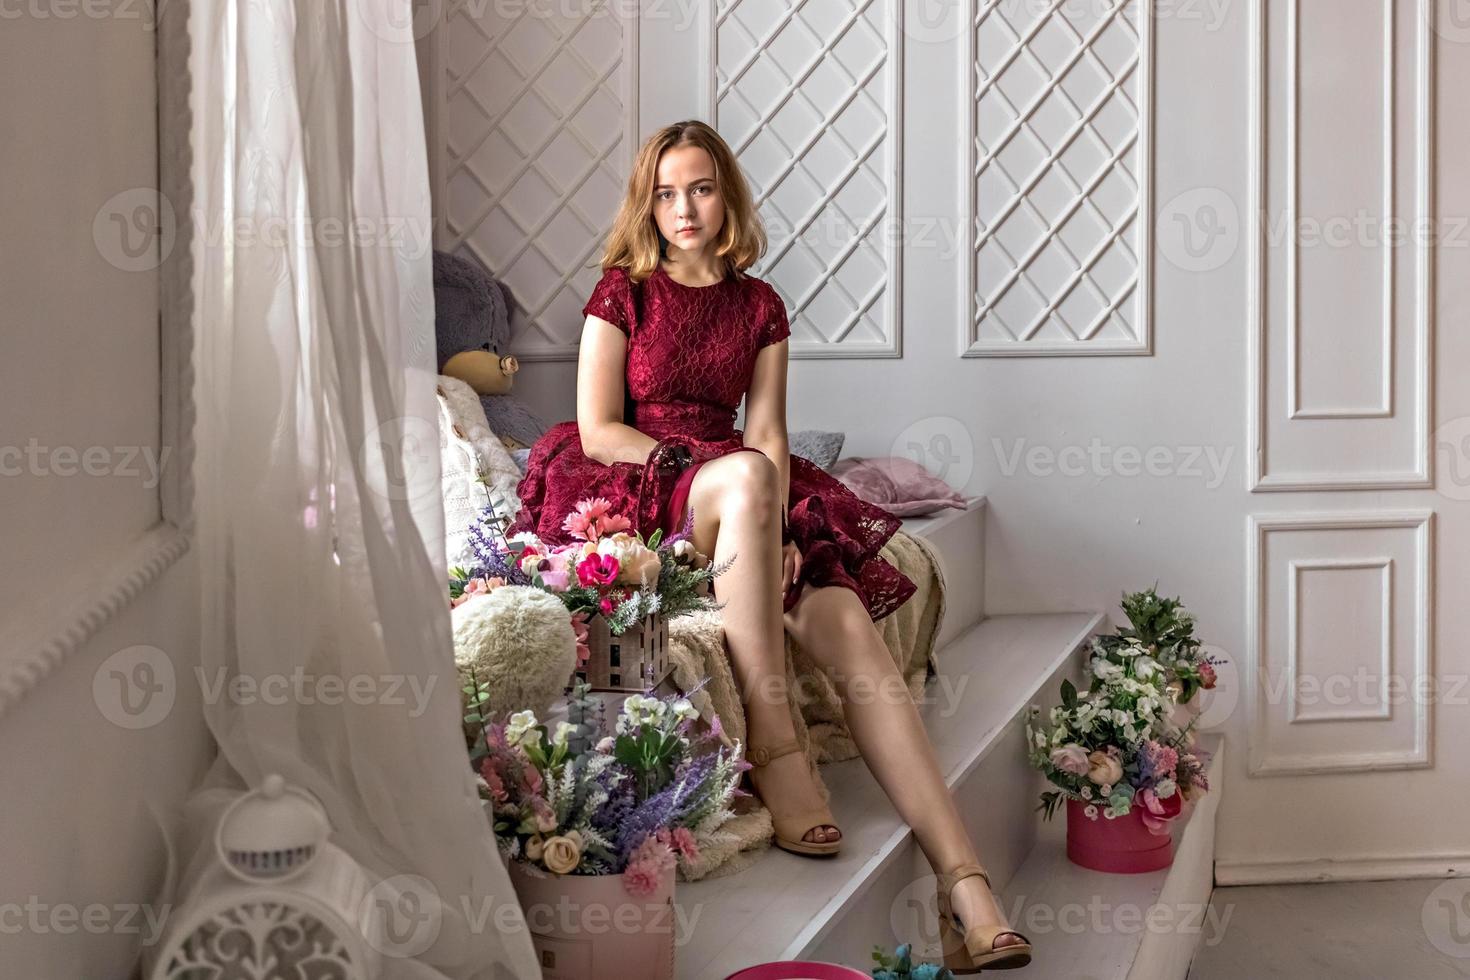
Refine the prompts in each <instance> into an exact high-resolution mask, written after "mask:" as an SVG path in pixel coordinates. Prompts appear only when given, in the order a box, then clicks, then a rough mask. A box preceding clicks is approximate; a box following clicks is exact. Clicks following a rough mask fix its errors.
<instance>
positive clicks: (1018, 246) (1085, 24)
mask: <svg viewBox="0 0 1470 980" xmlns="http://www.w3.org/2000/svg"><path fill="white" fill-rule="evenodd" d="M976 6H977V11H976V13H975V15H974V20H973V23H972V24H971V25H969V26H968V27H967V29H966V31H965V40H966V42H967V51H966V56H965V60H964V64H965V66H966V68H967V70H968V71H967V73H968V77H969V78H970V79H971V88H970V89H969V92H968V94H969V97H970V101H971V103H972V105H971V106H970V108H969V110H968V111H967V113H966V117H967V118H966V121H967V123H968V139H967V140H966V142H965V144H964V147H965V150H966V151H967V155H966V156H965V158H964V162H963V169H962V170H961V174H962V175H963V179H964V182H965V187H964V194H965V195H966V197H967V198H968V204H969V206H968V208H967V209H966V213H967V214H972V215H973V222H972V223H971V225H970V227H971V233H972V236H973V237H972V238H971V241H970V252H971V253H972V254H971V255H969V256H968V259H969V261H968V262H967V263H966V267H965V278H964V279H963V288H964V297H965V302H966V303H968V305H969V309H970V315H969V317H968V318H967V321H966V324H965V330H964V334H963V336H962V338H961V340H962V344H961V351H962V352H963V353H965V354H967V355H986V354H990V355H995V354H1120V353H1148V351H1149V349H1150V335H1149V328H1150V321H1149V296H1150V292H1149V270H1150V265H1151V261H1150V260H1151V252H1152V236H1151V235H1150V234H1149V228H1150V222H1149V221H1148V220H1147V218H1146V217H1145V218H1141V217H1140V216H1146V215H1148V214H1149V213H1150V202H1149V189H1150V187H1151V183H1150V172H1151V165H1152V155H1151V152H1150V151H1151V136H1150V134H1151V125H1150V124H1151V120H1150V108H1151V101H1150V99H1151V95H1152V93H1151V91H1150V78H1151V65H1152V61H1153V56H1152V53H1153V45H1152V33H1153V31H1152V24H1153V16H1152V5H1151V4H1149V3H1139V2H1137V0H1098V2H1092V3H1065V2H1048V3H1016V2H1007V0H979V3H978V4H977V5H976Z"/></svg>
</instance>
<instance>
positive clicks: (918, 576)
mask: <svg viewBox="0 0 1470 980" xmlns="http://www.w3.org/2000/svg"><path fill="white" fill-rule="evenodd" d="M880 554H881V555H882V556H883V557H884V558H885V559H886V560H888V561H889V562H890V563H892V564H893V565H895V566H896V567H897V568H898V569H899V570H900V571H902V572H903V573H904V574H905V575H907V576H908V577H909V578H910V579H912V580H913V581H914V584H915V585H917V586H918V590H917V591H916V592H915V593H914V595H913V596H912V598H910V599H909V600H908V601H907V602H905V603H904V604H903V605H902V606H900V607H899V608H898V609H897V610H896V611H894V612H893V613H891V614H890V615H888V616H885V617H884V618H883V619H881V620H879V621H878V622H877V623H876V624H875V625H876V626H877V627H878V632H879V633H880V634H881V635H882V637H883V642H884V643H886V644H887V645H888V650H889V652H890V653H892V654H893V662H894V663H895V664H897V665H898V670H899V673H900V674H901V675H902V676H903V678H904V680H905V681H906V682H907V683H908V688H909V693H910V695H912V696H913V697H914V698H915V699H916V700H917V699H918V698H919V697H921V696H922V695H923V691H924V680H925V676H926V673H927V668H928V664H929V660H930V658H931V657H932V656H933V655H934V638H935V637H936V636H938V635H939V628H940V625H941V623H942V622H943V619H944V599H945V586H944V579H943V575H942V573H941V571H940V566H939V562H938V560H937V559H936V557H935V555H934V553H933V551H932V550H931V549H930V546H929V544H928V543H927V542H925V541H924V540H923V539H921V538H916V537H912V536H910V535H908V534H905V533H904V532H902V531H899V532H898V533H896V534H894V536H893V537H892V538H890V539H889V540H888V543H887V544H885V545H884V546H883V550H882V551H881V552H880ZM786 649H787V653H788V656H787V660H786V678H787V682H788V684H790V685H791V687H790V689H791V690H793V691H796V692H798V694H797V696H796V697H795V698H794V699H793V700H794V701H796V702H799V708H800V711H799V713H798V712H797V711H796V710H795V707H797V706H798V705H794V706H793V715H796V718H795V721H796V737H797V738H798V739H799V740H800V741H801V742H802V744H803V746H804V747H805V748H806V753H807V759H808V760H809V761H810V762H811V763H812V765H813V772H814V773H815V774H816V778H817V784H818V787H819V788H820V789H821V792H822V795H823V797H824V798H826V796H827V795H828V794H827V789H826V787H825V786H824V785H823V784H822V781H821V774H820V771H819V770H817V769H816V764H817V763H820V762H841V761H843V760H845V759H852V758H855V757H856V756H857V754H858V752H857V747H856V746H855V745H853V742H852V738H851V736H850V735H849V734H848V730H847V726H846V724H845V723H844V722H843V720H842V703H841V700H840V699H839V698H838V696H837V691H836V688H835V687H834V686H833V684H832V682H831V680H830V679H829V678H828V677H827V676H826V675H825V674H824V673H822V672H821V671H820V670H819V669H818V668H817V666H816V664H815V663H813V662H812V660H811V659H810V658H809V657H808V656H807V655H806V654H805V653H804V652H803V651H802V649H801V647H800V646H799V645H798V644H797V643H796V641H795V640H793V639H792V638H791V637H790V636H789V635H788V636H787V637H786ZM669 651H670V654H671V656H672V658H673V660H674V663H675V670H674V680H675V681H676V682H677V683H678V685H679V686H680V687H681V688H682V689H684V690H686V691H687V690H689V689H691V688H693V687H694V686H696V685H697V684H698V683H699V682H700V681H701V680H704V679H705V678H706V677H707V678H708V682H707V683H706V684H705V686H704V688H703V689H702V690H700V691H699V692H697V693H696V694H694V695H693V697H692V700H693V701H694V704H695V706H696V707H697V708H699V709H700V711H701V713H704V714H706V716H708V715H709V714H710V713H713V714H714V715H718V716H719V719H720V723H721V726H722V727H723V728H724V730H725V732H726V733H727V735H728V736H729V737H730V738H732V739H738V740H739V741H740V743H741V744H742V745H744V744H745V741H746V738H745V713H744V709H743V708H742V706H741V703H740V698H739V695H738V693H737V691H736V687H735V678H734V675H733V674H732V673H731V670H730V659H729V656H728V655H727V653H726V650H725V635H724V631H723V630H722V628H721V626H720V614H719V613H718V612H704V613H695V614H692V615H689V616H681V617H679V618H678V619H674V620H671V621H670V622H669ZM740 803H741V804H742V806H741V807H739V808H738V809H737V812H738V815H737V816H736V817H735V818H734V819H732V820H730V821H729V822H727V823H726V824H725V826H724V827H723V828H721V830H720V832H719V834H718V835H717V836H716V839H715V840H714V841H713V842H711V843H709V844H706V846H705V847H704V848H702V849H701V851H700V858H699V861H698V862H696V863H695V864H694V866H692V867H690V868H688V869H686V870H685V871H684V872H683V873H684V876H685V877H686V879H688V880H696V879H699V878H704V877H709V876H711V875H715V876H718V875H725V874H732V873H734V872H737V871H741V870H744V869H745V868H747V867H749V866H750V864H751V863H752V862H753V861H754V859H755V858H756V856H758V854H759V853H760V852H761V851H762V850H764V849H765V848H766V847H767V846H768V845H769V844H770V840H771V832H772V831H771V815H770V813H769V812H768V811H767V810H766V809H765V807H763V806H760V804H759V803H758V802H756V801H755V800H754V799H749V800H746V799H742V800H741V801H740ZM839 817H840V815H839Z"/></svg>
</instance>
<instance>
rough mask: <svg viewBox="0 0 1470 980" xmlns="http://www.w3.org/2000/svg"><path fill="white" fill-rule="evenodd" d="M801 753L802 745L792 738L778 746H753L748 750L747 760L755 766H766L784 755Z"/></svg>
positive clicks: (746, 753)
mask: <svg viewBox="0 0 1470 980" xmlns="http://www.w3.org/2000/svg"><path fill="white" fill-rule="evenodd" d="M800 751H801V743H800V742H798V741H797V740H796V739H794V738H792V739H788V740H786V741H784V742H780V743H778V744H776V745H752V746H750V747H749V748H748V749H746V752H745V758H746V761H748V762H749V763H750V764H751V765H753V766H766V765H770V764H771V763H772V762H773V761H775V760H776V759H779V758H781V757H782V756H783V755H790V754H791V753H793V752H800Z"/></svg>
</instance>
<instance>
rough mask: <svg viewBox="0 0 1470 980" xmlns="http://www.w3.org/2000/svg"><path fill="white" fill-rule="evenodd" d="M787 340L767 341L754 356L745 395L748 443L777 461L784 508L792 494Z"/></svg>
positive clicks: (782, 506) (746, 436)
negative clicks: (787, 418) (787, 387)
mask: <svg viewBox="0 0 1470 980" xmlns="http://www.w3.org/2000/svg"><path fill="white" fill-rule="evenodd" d="M789 346H790V345H789V343H788V342H787V341H785V340H782V341H780V342H779V343H775V344H767V345H766V346H765V347H762V348H761V351H760V354H759V355H757V356H756V359H755V371H754V374H753V375H752V377H751V380H750V391H749V392H747V393H746V396H745V438H744V443H745V445H747V446H749V447H751V448H752V449H759V450H760V451H761V452H763V453H765V454H766V455H767V456H768V457H770V459H771V462H773V463H775V464H776V470H777V472H778V473H779V474H780V480H779V485H780V487H781V512H782V513H785V512H786V506H787V504H788V503H789V502H790V494H791V448H790V443H789V442H788V439H787V433H786V354H787V348H788V347H789Z"/></svg>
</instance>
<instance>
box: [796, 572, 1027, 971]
mask: <svg viewBox="0 0 1470 980" xmlns="http://www.w3.org/2000/svg"><path fill="white" fill-rule="evenodd" d="M785 622H786V628H787V629H788V630H789V631H790V632H791V635H792V636H793V637H794V638H795V639H796V642H797V643H798V644H800V645H801V648H802V649H803V650H805V651H806V653H807V654H808V655H809V656H810V657H811V658H812V659H813V660H814V661H815V662H816V663H817V665H818V666H819V667H821V668H822V669H823V670H825V671H827V672H828V674H829V676H831V678H832V680H833V682H834V683H835V684H836V686H837V690H838V693H839V694H840V695H841V697H842V700H843V715H844V717H845V719H846V721H847V727H848V728H849V729H850V730H851V732H852V738H853V741H854V742H855V743H856V744H857V747H858V751H859V752H860V753H861V754H862V757H863V761H864V762H866V763H867V765H868V768H869V769H870V770H872V773H873V775H874V777H875V778H877V780H878V783H879V785H880V786H882V787H883V791H884V792H885V793H887V794H888V797H889V799H891V800H892V801H893V805H894V806H895V807H896V808H897V809H898V812H899V815H900V816H902V817H903V819H904V821H905V822H906V823H907V824H908V825H909V826H910V827H912V828H913V829H914V836H915V837H917V838H918V841H919V847H920V848H922V849H923V851H924V856H925V857H926V858H927V859H928V860H929V865H930V866H931V867H932V868H933V869H934V871H935V873H936V874H942V873H944V872H947V871H952V870H954V869H955V868H956V867H958V866H959V865H961V864H971V863H975V864H978V863H979V859H978V858H977V857H976V854H975V846H974V845H973V844H972V843H971V842H970V835H969V834H968V833H967V832H966V831H965V825H964V823H963V822H962V821H961V820H960V815H959V811H958V810H957V809H956V808H955V805H954V797H953V796H952V795H951V794H950V791H949V787H948V786H946V785H945V784H944V777H943V775H941V773H940V771H939V762H938V760H937V759H936V758H935V756H934V747H933V745H931V744H930V742H929V735H928V733H927V732H925V731H924V725H923V722H922V721H921V720H920V718H919V712H918V709H916V708H915V707H914V702H913V699H912V698H911V697H910V696H909V693H908V688H907V687H906V686H905V684H904V682H903V678H902V677H901V676H900V675H899V673H898V669H897V668H896V667H895V666H894V663H893V656H892V655H891V654H890V653H889V652H888V646H887V644H885V643H884V642H883V638H882V636H880V635H879V634H878V630H877V629H876V628H875V627H874V625H873V621H872V620H871V619H870V618H869V617H868V613H867V610H866V609H864V608H863V604H862V600H860V599H859V598H858V596H857V593H855V592H853V591H852V590H851V589H845V588H841V587H838V586H828V587H824V588H817V589H808V590H806V591H804V592H803V593H802V596H801V598H800V599H799V600H797V603H796V605H795V606H793V607H792V609H791V612H789V613H787V614H786V617H785ZM854 694H856V695H857V696H853V695H854ZM954 911H955V914H957V915H958V916H959V917H960V919H961V920H962V921H963V922H964V923H965V924H966V925H975V924H982V925H1003V924H1005V922H1006V919H1005V914H1004V913H1003V912H1002V910H1001V908H1000V906H999V905H998V904H997V903H996V901H995V898H994V896H992V895H991V893H990V889H988V888H986V887H985V882H984V880H982V879H980V878H966V879H965V880H964V881H962V882H961V883H960V884H959V885H958V886H956V888H955V890H954ZM1020 941H1021V940H1020V938H1019V937H1017V936H1015V935H1014V934H1006V933H1002V934H1001V935H1000V936H999V937H998V938H997V940H996V946H997V947H1001V946H1008V945H1014V944H1015V943H1019V942H1020Z"/></svg>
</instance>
